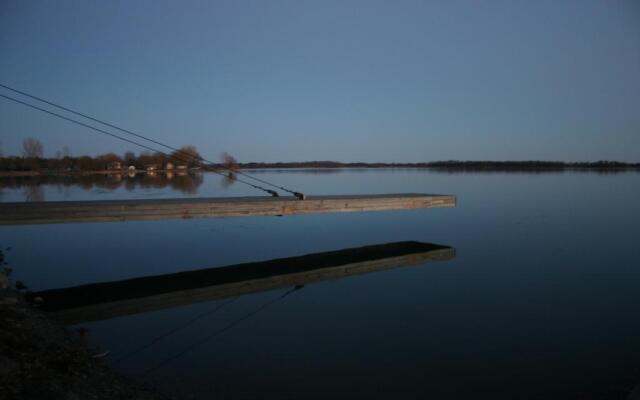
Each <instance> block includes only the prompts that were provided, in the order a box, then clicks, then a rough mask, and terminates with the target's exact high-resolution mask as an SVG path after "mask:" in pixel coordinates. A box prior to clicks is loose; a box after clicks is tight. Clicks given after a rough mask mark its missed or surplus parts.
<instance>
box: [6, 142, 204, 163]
mask: <svg viewBox="0 0 640 400" xmlns="http://www.w3.org/2000/svg"><path fill="white" fill-rule="evenodd" d="M201 159H202V158H201V156H200V153H199V152H198V149H197V148H196V147H195V146H191V145H187V146H182V147H181V148H180V149H179V150H178V151H174V152H172V153H171V154H164V153H159V152H151V151H142V152H140V153H139V154H135V153H134V152H132V151H127V152H125V153H124V154H123V155H119V154H116V153H112V152H109V153H105V154H100V155H97V156H88V155H82V156H73V155H71V152H70V151H69V148H68V147H66V146H65V147H63V148H62V150H60V151H57V152H56V155H55V156H54V157H44V146H43V145H42V143H41V142H40V141H39V140H37V139H34V138H27V139H24V140H23V141H22V155H20V156H17V155H13V156H3V155H2V154H0V171H43V170H47V171H105V170H112V169H126V168H128V167H129V166H133V167H135V168H136V169H147V168H149V167H154V168H156V169H164V168H166V167H167V165H168V164H171V165H173V166H175V167H178V166H186V167H187V168H194V167H196V166H198V165H200V163H201V161H200V160H201Z"/></svg>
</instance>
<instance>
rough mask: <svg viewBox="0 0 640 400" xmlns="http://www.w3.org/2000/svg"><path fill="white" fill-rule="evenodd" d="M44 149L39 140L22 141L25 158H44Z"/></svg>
mask: <svg viewBox="0 0 640 400" xmlns="http://www.w3.org/2000/svg"><path fill="white" fill-rule="evenodd" d="M43 153H44V147H43V146H42V143H40V141H39V140H38V139H34V138H26V139H24V140H23V141H22V155H23V156H24V158H42V154H43Z"/></svg>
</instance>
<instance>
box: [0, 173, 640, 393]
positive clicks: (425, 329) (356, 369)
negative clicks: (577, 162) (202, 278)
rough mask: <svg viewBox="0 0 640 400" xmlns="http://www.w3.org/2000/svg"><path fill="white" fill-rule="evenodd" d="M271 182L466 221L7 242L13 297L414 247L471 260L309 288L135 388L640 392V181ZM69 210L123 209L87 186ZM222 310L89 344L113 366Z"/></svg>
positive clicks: (179, 316)
mask: <svg viewBox="0 0 640 400" xmlns="http://www.w3.org/2000/svg"><path fill="white" fill-rule="evenodd" d="M260 176H261V177H263V178H266V179H271V180H274V181H276V182H277V183H279V184H282V185H284V186H290V187H293V188H295V189H299V190H303V191H305V192H307V193H312V194H338V193H343V194H346V193H391V192H431V193H452V194H456V195H457V196H458V206H457V207H456V208H454V209H433V210H407V211H398V212H395V211H394V212H373V213H345V214H327V215H299V216H288V217H283V218H278V217H247V218H227V219H198V220H173V221H153V222H127V223H109V224H76V225H73V224H72V225H41V226H19V227H2V228H0V243H1V244H2V245H5V244H6V245H10V246H12V247H13V250H12V251H11V253H10V254H9V257H10V258H9V261H10V262H11V265H12V267H13V268H14V270H15V275H16V278H17V279H21V280H23V281H25V282H26V283H27V284H28V285H29V286H30V287H31V288H32V289H34V290H38V289H46V288H54V287H64V286H71V285H77V284H82V283H86V282H94V281H108V280H117V279H126V278H130V277H136V276H147V275H153V274H161V273H171V272H178V271H182V270H187V269H199V268H205V267H213V266H222V265H230V264H237V263H241V262H251V261H259V260H268V259H273V258H281V257H289V256H294V255H302V254H308V253H314V252H322V251H329V250H337V249H343V248H347V247H357V246H362V245H367V244H374V243H387V242H393V241H401V240H417V241H423V242H435V243H442V244H446V245H450V246H452V247H454V248H456V250H457V255H456V258H455V259H453V260H450V261H447V262H443V263H433V264H425V265H424V266H421V267H417V268H403V269H396V270H389V271H383V272H379V273H375V274H369V275H364V276H358V277H352V278H345V279H340V280H337V281H329V282H321V283H317V284H310V285H306V286H305V287H304V288H303V289H302V290H298V291H295V292H294V293H292V294H290V295H288V296H287V297H286V298H284V299H282V300H279V301H277V302H275V303H273V304H271V305H269V306H268V307H266V308H264V309H262V310H261V311H259V312H258V313H256V314H255V315H252V316H251V317H250V318H248V319H246V320H243V321H242V322H241V323H239V324H237V325H235V326H234V327H233V328H232V329H230V330H228V331H226V332H224V333H223V334H220V335H218V336H216V337H215V338H214V339H212V340H210V341H206V342H204V343H203V344H201V345H199V346H197V347H196V348H194V349H193V350H192V351H189V352H186V353H185V354H184V355H182V356H181V357H179V358H177V359H175V360H174V361H172V362H170V363H168V364H166V365H165V366H163V367H162V368H160V369H158V370H156V371H155V372H153V373H152V374H150V375H149V376H147V377H145V378H142V377H138V378H140V379H143V380H150V381H152V382H154V383H155V384H157V385H159V387H161V388H162V389H164V390H167V391H168V392H170V393H172V394H176V395H184V394H186V393H190V392H191V391H194V390H195V391H196V393H195V395H196V397H197V398H210V397H212V396H216V395H219V396H226V397H228V398H243V397H244V398H247V397H248V398H252V397H263V396H262V395H263V394H264V393H268V394H269V395H272V396H271V397H279V396H280V397H285V398H286V397H293V398H300V397H304V398H308V397H311V398H325V397H339V398H353V397H373V398H376V397H377V398H383V397H384V398H396V397H400V398H411V397H414V398H415V397H428V396H432V397H435V398H455V397H460V396H465V395H468V396H472V395H473V396H476V397H477V396H478V395H480V397H493V398H505V399H511V398H536V396H537V397H539V398H570V399H589V398H598V396H599V397H600V398H602V397H604V398H616V397H618V398H624V390H627V388H629V389H630V386H631V385H633V384H637V383H638V382H639V381H640V377H639V376H638V368H640V340H639V339H638V338H640V318H638V315H640V301H638V299H639V298H638V294H637V293H638V289H637V288H638V287H640V273H638V270H637V264H638V263H637V260H638V259H640V248H639V247H638V245H637V238H638V237H640V211H638V208H637V204H640V174H637V173H623V174H616V175H598V174H585V173H559V174H501V173H492V174H439V173H434V172H428V171H415V170H403V171H390V170H387V171H379V170H378V171H366V172H354V171H342V172H340V173H336V174H304V173H292V174H287V173H277V174H276V173H272V174H270V173H264V174H262V175H260ZM3 190H4V193H5V195H4V197H3V201H7V200H6V197H7V193H8V191H9V190H10V189H6V188H5V189H3ZM120 190H122V189H120ZM148 190H149V191H150V193H152V194H153V195H154V196H156V195H157V196H158V197H171V196H182V195H183V194H182V193H179V192H175V191H173V190H172V189H170V188H169V187H166V188H157V189H153V188H151V189H148ZM50 191H51V190H50ZM71 194H72V197H71V198H74V197H73V196H75V195H76V194H78V197H79V198H84V199H87V198H111V197H107V195H99V196H98V195H95V194H91V193H90V192H80V191H78V189H77V188H75V189H74V188H73V187H72V189H71ZM139 194H140V191H139V190H133V191H132V192H126V191H118V190H116V191H114V192H112V194H111V196H114V197H115V196H123V197H125V195H126V196H132V197H133V196H137V195H139ZM247 194H252V195H253V194H256V193H252V192H250V191H247V190H245V189H244V188H242V187H240V185H238V184H234V185H232V186H231V187H230V188H229V189H222V188H221V186H220V179H219V177H216V176H209V175H206V176H205V177H204V181H203V183H202V184H201V185H200V187H199V188H198V193H197V195H198V196H208V195H225V196H226V195H229V196H236V195H247ZM46 196H47V200H49V197H48V196H49V192H47V193H46ZM51 196H52V197H55V195H54V194H51ZM286 291H287V289H282V290H276V291H271V292H264V293H258V294H253V295H246V296H242V297H240V298H238V299H237V300H236V301H234V302H233V303H232V304H228V305H226V306H224V307H223V308H221V309H220V310H218V311H216V312H215V313H212V314H211V315H209V316H207V317H204V318H201V319H199V320H198V321H197V322H196V323H193V324H191V325H189V326H188V327H187V328H185V329H183V330H181V331H180V332H179V333H177V334H176V335H174V336H172V337H171V339H170V340H163V341H161V342H160V343H158V344H157V345H155V346H153V347H151V348H150V349H149V350H148V351H144V352H141V353H139V354H138V355H136V356H135V357H132V358H131V359H130V360H128V361H127V362H126V363H123V364H119V365H117V367H118V368H120V369H121V370H122V371H124V372H126V373H132V374H135V373H137V372H139V371H142V370H144V369H146V368H148V367H149V366H151V365H154V364H156V363H158V362H160V361H162V360H163V359H165V358H167V357H168V356H171V355H173V354H176V353H180V352H181V351H182V350H183V349H184V348H185V347H187V346H189V345H191V344H193V343H197V342H199V341H200V340H203V339H205V338H206V337H207V336H208V335H211V334H212V333H214V332H216V331H217V330H219V329H222V328H224V327H225V326H227V325H228V324H230V323H232V322H233V321H235V320H237V319H238V318H241V317H242V316H244V315H247V314H250V313H252V312H253V311H254V310H256V309H259V308H260V307H261V306H262V305H263V304H265V303H269V302H271V301H272V300H273V299H275V298H278V297H279V296H281V295H282V294H284V293H286ZM219 304H220V302H216V301H213V302H207V303H200V304H194V305H190V306H186V307H178V308H173V309H168V310H163V311H158V312H152V313H147V314H140V315H134V316H129V317H122V318H116V319H113V320H108V321H101V322H96V323H91V324H87V325H86V326H87V327H88V328H89V329H90V338H91V340H92V343H94V344H96V345H98V344H99V345H100V346H101V347H102V348H103V349H108V350H110V351H111V354H112V355H114V356H113V357H115V355H116V354H125V353H127V352H129V351H131V350H132V349H135V348H138V347H139V346H142V345H144V344H145V343H149V341H151V340H153V339H154V338H155V337H157V336H158V335H159V334H161V333H163V332H166V331H168V330H171V329H173V328H175V327H179V326H182V325H183V324H185V323H186V322H187V321H189V320H190V319H192V318H195V317H196V316H198V315H199V314H201V313H206V312H207V311H209V310H212V309H214V308H215V307H217V306H218V305H219Z"/></svg>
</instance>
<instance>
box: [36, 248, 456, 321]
mask: <svg viewBox="0 0 640 400" xmlns="http://www.w3.org/2000/svg"><path fill="white" fill-rule="evenodd" d="M453 257H455V250H454V249H453V248H451V247H448V246H441V245H437V244H432V243H421V242H411V241H409V242H394V243H387V244H381V245H371V246H365V247H358V248H349V249H344V250H338V251H331V252H323V253H314V254H308V255H303V256H298V257H289V258H281V259H275V260H269V261H262V262H252V263H245V264H238V265H230V266H225V267H217V268H207V269H200V270H194V271H186V272H179V273H175V274H166V275H155V276H148V277H143V278H135V279H129V280H122V281H115V282H104V283H93V284H87V285H81V286H75V287H70V288H62V289H52V290H45V291H41V292H36V293H33V294H32V297H33V298H35V297H41V298H42V299H43V305H42V309H44V310H45V311H49V312H51V313H53V314H54V315H55V316H56V317H57V318H58V319H59V320H60V321H62V322H63V323H66V324H78V323H81V322H88V321H97V320H104V319H109V318H114V317H120V316H125V315H130V314H138V313H144V312H150V311H156V310H161V309H166V308H171V307H176V306H182V305H187V304H192V303H197V302H203V301H210V300H216V299H223V298H227V297H234V296H239V295H243V294H248V293H256V292H263V291H267V290H274V289H279V288H285V287H295V286H301V285H306V284H309V283H313V282H319V281H324V280H333V279H340V278H343V277H348V276H354V275H360V274H366V273H371V272H378V271H383V270H387V269H391V268H398V267H405V266H411V265H421V264H424V263H427V262H431V261H443V260H449V259H452V258H453Z"/></svg>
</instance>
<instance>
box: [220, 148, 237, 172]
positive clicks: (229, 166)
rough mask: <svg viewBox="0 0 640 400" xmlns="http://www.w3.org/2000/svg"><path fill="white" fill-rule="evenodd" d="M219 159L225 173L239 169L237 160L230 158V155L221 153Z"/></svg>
mask: <svg viewBox="0 0 640 400" xmlns="http://www.w3.org/2000/svg"><path fill="white" fill-rule="evenodd" d="M221 158H222V166H223V167H224V169H226V170H227V171H237V170H239V169H240V165H239V164H238V160H236V158H235V157H234V156H232V155H231V154H229V153H227V152H226V151H225V152H224V153H222V155H221Z"/></svg>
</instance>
